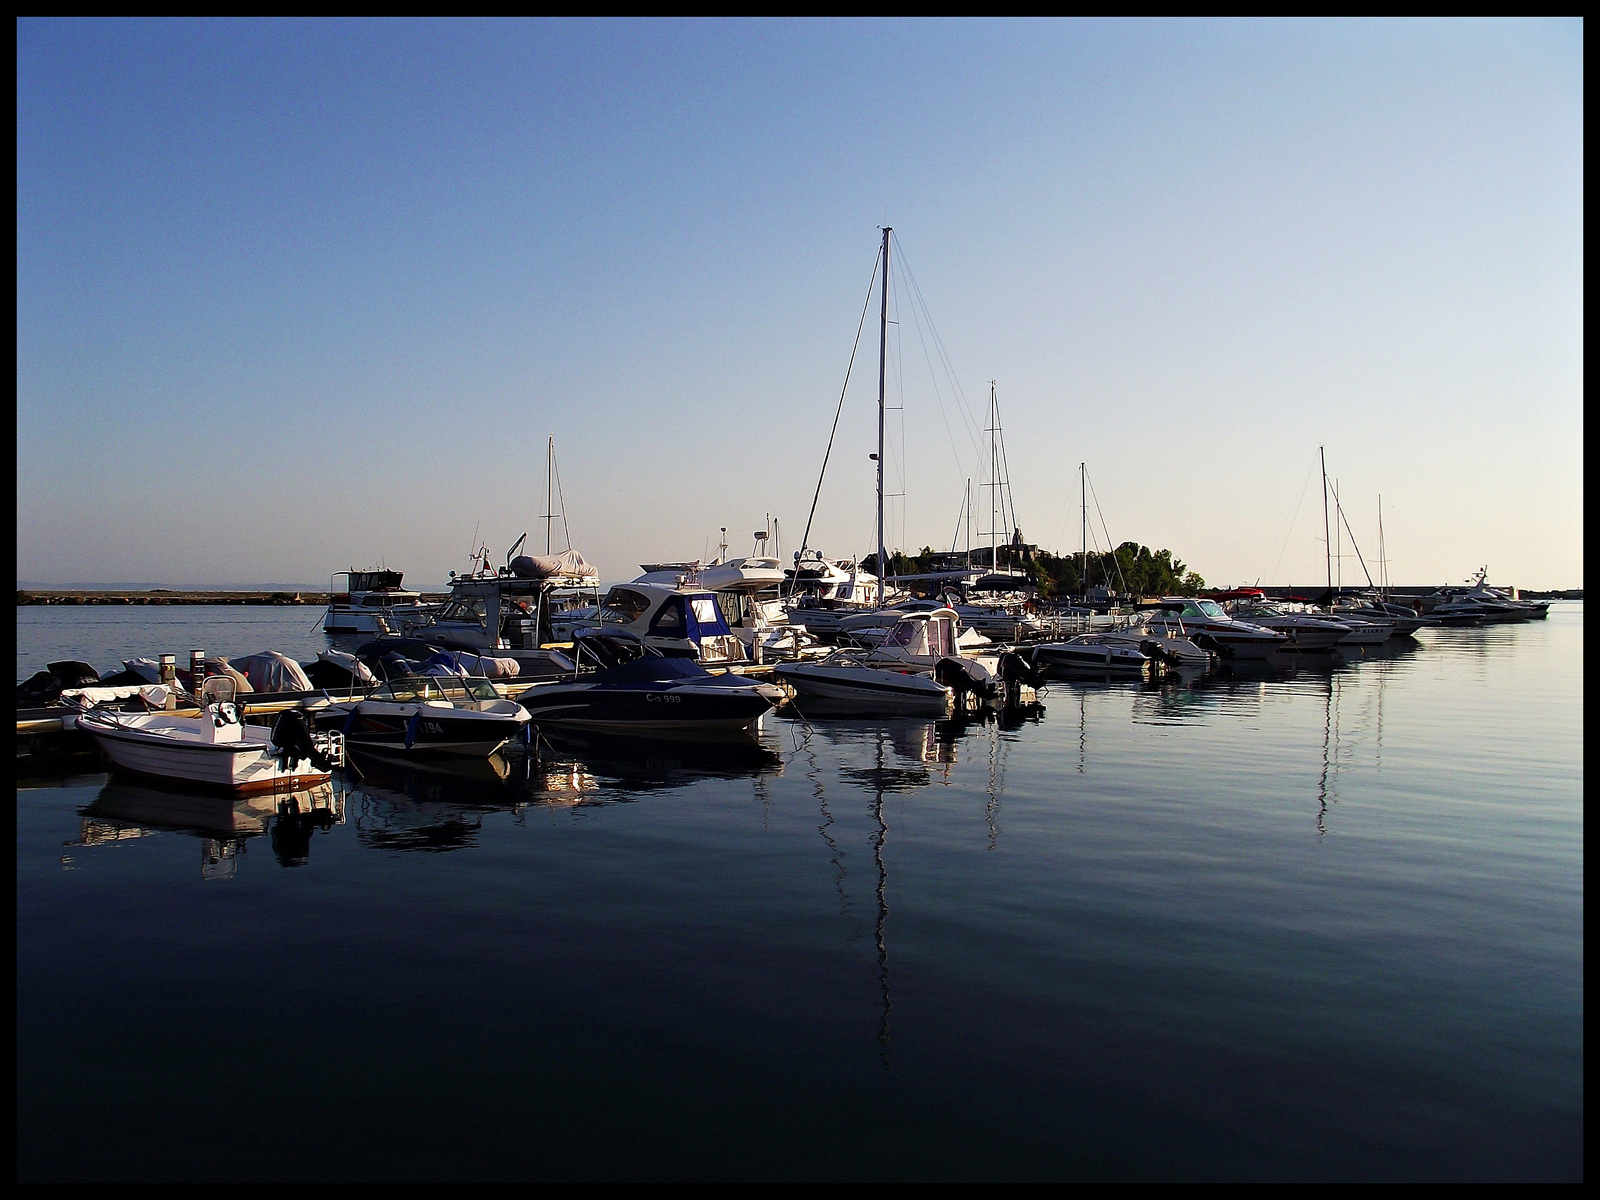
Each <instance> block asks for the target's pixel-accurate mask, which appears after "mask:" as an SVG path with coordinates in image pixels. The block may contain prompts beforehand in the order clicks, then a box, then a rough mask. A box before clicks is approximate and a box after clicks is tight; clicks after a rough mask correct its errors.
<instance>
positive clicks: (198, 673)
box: [189, 649, 206, 699]
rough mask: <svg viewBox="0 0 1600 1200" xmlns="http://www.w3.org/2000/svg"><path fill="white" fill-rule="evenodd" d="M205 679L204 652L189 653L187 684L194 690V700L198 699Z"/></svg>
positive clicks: (194, 651)
mask: <svg viewBox="0 0 1600 1200" xmlns="http://www.w3.org/2000/svg"><path fill="white" fill-rule="evenodd" d="M205 678H206V652H205V651H204V650H194V649H191V650H190V651H189V682H190V684H191V685H192V686H193V688H194V694H195V698H196V699H199V697H200V685H201V684H202V683H204V682H205Z"/></svg>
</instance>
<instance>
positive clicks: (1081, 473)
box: [1078, 463, 1089, 597]
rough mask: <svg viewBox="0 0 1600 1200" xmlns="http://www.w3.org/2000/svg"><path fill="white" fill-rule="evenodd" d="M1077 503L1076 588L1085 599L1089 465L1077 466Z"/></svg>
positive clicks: (1087, 580) (1087, 583)
mask: <svg viewBox="0 0 1600 1200" xmlns="http://www.w3.org/2000/svg"><path fill="white" fill-rule="evenodd" d="M1078 497H1079V499H1078V503H1079V505H1080V506H1081V513H1082V528H1081V530H1080V532H1081V534H1082V537H1083V542H1082V545H1083V557H1082V558H1081V559H1079V560H1078V561H1079V565H1080V570H1079V579H1078V586H1079V587H1080V588H1082V589H1083V594H1084V596H1085V597H1087V596H1088V595H1089V464H1088V463H1079V464H1078Z"/></svg>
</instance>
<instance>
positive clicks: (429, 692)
mask: <svg viewBox="0 0 1600 1200" xmlns="http://www.w3.org/2000/svg"><path fill="white" fill-rule="evenodd" d="M312 711H313V720H314V723H315V727H316V728H317V729H318V730H321V731H328V732H332V731H338V732H339V733H340V734H342V735H343V738H344V742H345V744H346V745H347V746H348V747H350V748H351V749H352V750H362V751H366V752H368V753H383V754H391V755H392V754H405V755H408V756H409V755H451V756H458V757H464V758H488V757H489V756H490V755H491V754H493V753H494V752H495V751H496V750H498V749H500V747H501V746H504V745H505V744H506V743H507V742H509V741H510V740H511V739H512V738H515V737H518V736H521V735H522V734H523V732H524V731H525V729H526V727H527V724H528V714H527V711H526V710H525V709H524V708H523V707H522V706H521V705H520V704H518V703H517V702H516V701H515V700H509V699H507V698H506V696H505V694H504V693H503V692H501V691H500V689H499V688H498V687H497V686H496V685H495V683H494V681H493V680H490V679H483V678H473V677H471V676H460V675H409V676H403V677H401V678H398V679H390V680H387V681H386V682H384V683H381V684H379V685H378V686H377V687H375V688H373V689H372V690H371V691H370V692H368V693H367V694H366V696H364V697H362V698H361V699H359V700H350V701H336V702H333V703H324V704H321V705H318V706H316V707H315V708H314V709H313V710H312Z"/></svg>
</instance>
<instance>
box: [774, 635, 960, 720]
mask: <svg viewBox="0 0 1600 1200" xmlns="http://www.w3.org/2000/svg"><path fill="white" fill-rule="evenodd" d="M775 671H776V674H777V677H778V678H779V679H781V680H783V682H784V683H786V684H788V685H789V686H790V687H791V688H793V689H794V691H795V694H796V696H798V697H799V698H800V699H801V703H802V704H803V703H804V701H805V700H807V699H813V698H814V699H818V700H825V701H828V702H830V704H838V703H841V702H842V703H847V704H851V705H857V706H859V707H860V708H861V710H863V711H867V712H893V713H899V714H904V713H930V714H941V713H944V712H945V711H947V710H948V709H949V707H950V698H951V696H952V695H953V694H954V692H953V689H952V688H950V687H948V686H947V685H945V684H943V683H940V682H939V681H938V680H936V679H934V678H933V676H932V675H931V674H923V673H920V672H917V671H914V670H912V669H910V668H908V667H907V668H889V667H884V666H880V665H875V664H873V663H872V662H870V661H868V657H867V654H866V653H865V652H862V651H857V650H835V651H834V652H833V653H832V654H829V655H828V656H826V657H825V658H819V659H815V660H813V661H811V662H792V663H779V664H778V666H777V667H776V668H775Z"/></svg>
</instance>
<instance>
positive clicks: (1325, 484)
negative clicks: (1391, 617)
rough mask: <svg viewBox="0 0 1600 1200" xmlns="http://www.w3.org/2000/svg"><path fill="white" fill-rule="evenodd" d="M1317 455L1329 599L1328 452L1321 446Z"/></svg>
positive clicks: (1330, 554)
mask: <svg viewBox="0 0 1600 1200" xmlns="http://www.w3.org/2000/svg"><path fill="white" fill-rule="evenodd" d="M1317 453H1318V454H1319V455H1321V456H1322V549H1323V555H1324V558H1325V560H1326V562H1327V565H1328V591H1329V593H1330V595H1329V599H1330V600H1331V599H1332V595H1331V593H1332V592H1333V537H1332V531H1331V530H1330V529H1329V528H1328V452H1327V451H1326V450H1325V449H1324V448H1323V447H1321V446H1318V447H1317Z"/></svg>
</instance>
